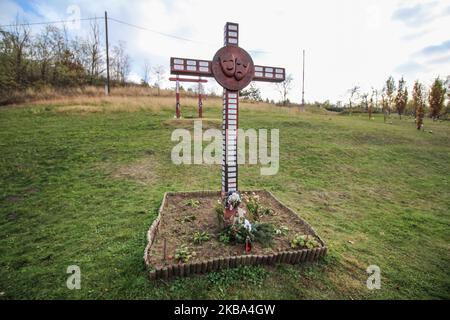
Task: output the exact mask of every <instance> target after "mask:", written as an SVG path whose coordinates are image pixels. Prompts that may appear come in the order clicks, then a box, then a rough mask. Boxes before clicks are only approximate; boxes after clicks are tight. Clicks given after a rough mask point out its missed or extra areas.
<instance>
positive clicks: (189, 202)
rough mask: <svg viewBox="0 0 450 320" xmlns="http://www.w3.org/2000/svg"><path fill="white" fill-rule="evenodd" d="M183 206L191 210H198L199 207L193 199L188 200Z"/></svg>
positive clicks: (198, 202) (197, 202) (198, 203)
mask: <svg viewBox="0 0 450 320" xmlns="http://www.w3.org/2000/svg"><path fill="white" fill-rule="evenodd" d="M184 204H185V205H187V206H189V207H191V208H198V206H199V205H200V201H198V200H195V199H189V200H187V201H186V202H185V203H184Z"/></svg>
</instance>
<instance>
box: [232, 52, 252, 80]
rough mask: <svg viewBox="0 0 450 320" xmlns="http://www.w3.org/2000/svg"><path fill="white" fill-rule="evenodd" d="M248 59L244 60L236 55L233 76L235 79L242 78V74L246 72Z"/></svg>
mask: <svg viewBox="0 0 450 320" xmlns="http://www.w3.org/2000/svg"><path fill="white" fill-rule="evenodd" d="M249 65H250V64H249V63H248V61H244V59H242V58H240V57H238V58H237V59H236V72H235V74H234V77H235V78H236V80H237V81H239V80H241V79H242V78H244V76H245V75H246V74H247V71H248V67H249Z"/></svg>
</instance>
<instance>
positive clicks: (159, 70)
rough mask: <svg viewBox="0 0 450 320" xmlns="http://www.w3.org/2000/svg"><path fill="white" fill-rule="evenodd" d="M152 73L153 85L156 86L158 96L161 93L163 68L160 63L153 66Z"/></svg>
mask: <svg viewBox="0 0 450 320" xmlns="http://www.w3.org/2000/svg"><path fill="white" fill-rule="evenodd" d="M153 74H154V75H155V87H157V88H158V96H159V95H160V94H161V91H160V90H161V84H162V81H163V79H164V74H165V70H164V67H163V66H162V65H157V66H156V67H154V68H153Z"/></svg>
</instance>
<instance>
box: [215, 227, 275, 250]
mask: <svg viewBox="0 0 450 320" xmlns="http://www.w3.org/2000/svg"><path fill="white" fill-rule="evenodd" d="M274 230H275V229H274V227H273V226H272V225H271V224H269V223H258V222H256V223H254V224H253V225H252V227H251V231H250V230H249V229H247V228H245V227H244V224H233V225H230V226H228V227H226V228H225V229H223V230H222V232H221V233H220V234H219V241H220V239H221V238H222V239H223V240H224V241H221V242H224V243H228V242H233V243H245V240H246V239H247V237H249V238H250V240H251V241H256V242H259V243H261V244H262V245H263V246H268V245H270V243H271V242H272V239H273V234H274ZM226 239H228V240H226ZM225 241H227V242H225Z"/></svg>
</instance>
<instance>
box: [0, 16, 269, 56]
mask: <svg viewBox="0 0 450 320" xmlns="http://www.w3.org/2000/svg"><path fill="white" fill-rule="evenodd" d="M91 20H104V18H103V17H90V18H79V19H70V20H55V21H42V22H31V23H19V24H9V25H0V28H9V27H18V26H35V25H49V24H59V23H74V22H77V21H91ZM108 20H110V21H114V22H117V23H120V24H123V25H126V26H129V27H132V28H136V29H140V30H144V31H149V32H153V33H156V34H159V35H162V36H165V37H169V38H172V39H176V40H182V41H187V42H193V43H198V44H203V45H208V46H214V47H216V46H217V45H216V44H213V43H209V42H205V41H199V40H194V39H189V38H185V37H181V36H177V35H174V34H170V33H166V32H161V31H158V30H154V29H150V28H147V27H143V26H139V25H136V24H133V23H129V22H126V21H122V20H119V19H116V18H112V17H108ZM248 51H249V52H252V53H255V54H258V53H259V54H271V52H268V51H264V50H248Z"/></svg>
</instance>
